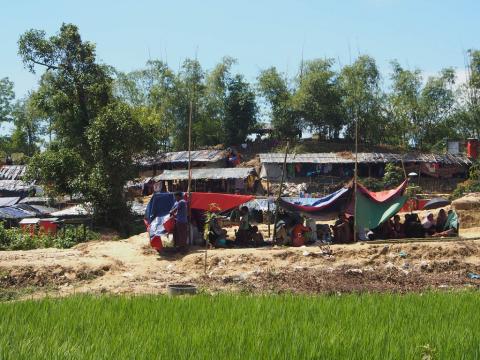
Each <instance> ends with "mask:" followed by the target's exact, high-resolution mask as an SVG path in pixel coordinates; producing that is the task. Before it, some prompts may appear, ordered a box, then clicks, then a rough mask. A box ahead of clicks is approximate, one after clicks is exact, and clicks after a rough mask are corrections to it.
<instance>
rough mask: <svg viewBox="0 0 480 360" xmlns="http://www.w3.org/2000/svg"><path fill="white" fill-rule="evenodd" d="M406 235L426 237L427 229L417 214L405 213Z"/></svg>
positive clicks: (409, 236) (408, 236)
mask: <svg viewBox="0 0 480 360" xmlns="http://www.w3.org/2000/svg"><path fill="white" fill-rule="evenodd" d="M404 227H405V237H407V238H423V237H425V229H424V228H423V226H422V223H421V222H420V219H419V218H418V215H417V214H405V224H404Z"/></svg>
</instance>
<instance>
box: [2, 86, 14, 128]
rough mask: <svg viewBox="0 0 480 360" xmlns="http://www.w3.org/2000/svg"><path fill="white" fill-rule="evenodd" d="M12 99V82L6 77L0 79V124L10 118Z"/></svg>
mask: <svg viewBox="0 0 480 360" xmlns="http://www.w3.org/2000/svg"><path fill="white" fill-rule="evenodd" d="M14 99H15V92H14V91H13V82H11V81H10V80H9V79H8V78H6V77H5V78H3V79H0V124H1V123H2V122H4V121H8V120H10V115H11V112H12V110H13V103H12V102H13V100H14Z"/></svg>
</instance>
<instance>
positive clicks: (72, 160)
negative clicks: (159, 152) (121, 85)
mask: <svg viewBox="0 0 480 360" xmlns="http://www.w3.org/2000/svg"><path fill="white" fill-rule="evenodd" d="M19 54H20V55H21V57H22V59H23V62H24V64H25V66H26V67H27V68H28V69H30V71H32V72H35V70H36V68H37V67H38V66H41V67H43V68H46V70H45V72H44V74H43V75H42V78H41V81H40V87H39V89H38V91H37V92H36V94H35V103H36V106H37V108H38V110H39V111H40V112H42V113H43V114H48V117H49V119H50V122H51V126H50V129H51V130H52V131H53V132H54V134H55V142H54V143H52V144H50V146H49V147H48V149H47V150H46V151H45V152H43V153H41V154H38V155H36V156H34V157H33V158H32V160H31V162H30V167H31V170H30V174H29V175H30V178H32V179H36V180H40V181H41V182H42V183H44V184H46V186H47V188H49V190H50V192H52V193H57V194H64V193H66V194H79V195H82V196H83V200H84V201H86V202H89V203H90V204H91V205H92V206H93V210H94V216H95V218H96V220H97V221H99V222H100V223H104V224H108V225H109V226H113V227H115V228H117V229H118V230H121V231H123V232H124V233H127V234H128V229H127V228H126V227H127V226H128V224H129V221H128V220H129V209H128V207H127V204H126V199H125V198H124V194H123V189H124V185H125V183H126V181H127V180H128V179H130V178H132V177H133V172H132V170H133V157H134V155H135V154H137V153H139V152H141V151H142V150H143V149H144V148H146V147H147V145H146V144H147V143H149V141H148V140H147V141H145V142H144V140H145V139H146V138H147V135H146V133H145V132H144V128H142V126H141V124H140V122H139V121H138V118H137V116H136V115H135V114H133V113H132V111H131V109H130V107H129V106H128V105H126V104H124V103H120V102H118V101H117V100H116V99H115V98H114V97H113V95H112V93H113V89H112V86H113V78H112V76H111V75H112V71H111V69H109V68H108V67H106V66H105V65H100V64H98V63H97V62H96V58H95V46H94V45H93V44H92V43H89V42H85V41H83V40H82V39H81V37H80V34H79V32H78V28H77V27H76V26H75V25H71V24H63V25H62V26H61V28H60V32H59V33H58V34H57V35H54V36H51V37H50V38H48V39H47V38H46V36H45V32H43V31H39V30H30V31H27V32H26V33H25V34H23V35H22V36H21V37H20V40H19Z"/></svg>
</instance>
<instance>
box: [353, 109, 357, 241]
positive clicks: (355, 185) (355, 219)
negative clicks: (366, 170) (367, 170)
mask: <svg viewBox="0 0 480 360" xmlns="http://www.w3.org/2000/svg"><path fill="white" fill-rule="evenodd" d="M357 182H358V112H356V116H355V174H354V192H355V195H354V196H355V197H354V199H355V208H354V210H353V242H356V241H357V205H358V202H357Z"/></svg>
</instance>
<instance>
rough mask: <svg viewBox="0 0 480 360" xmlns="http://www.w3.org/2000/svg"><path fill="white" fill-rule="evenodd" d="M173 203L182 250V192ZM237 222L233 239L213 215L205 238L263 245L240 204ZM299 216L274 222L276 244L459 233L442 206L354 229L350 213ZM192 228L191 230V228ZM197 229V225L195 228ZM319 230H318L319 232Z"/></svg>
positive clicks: (184, 238) (184, 209) (185, 234)
mask: <svg viewBox="0 0 480 360" xmlns="http://www.w3.org/2000/svg"><path fill="white" fill-rule="evenodd" d="M175 200H176V202H175V205H174V206H173V207H172V209H171V211H170V214H171V215H172V216H174V217H175V228H174V231H173V240H174V244H175V247H176V248H178V249H180V250H183V249H185V248H186V246H187V244H188V223H189V222H188V206H187V201H186V200H185V199H184V196H183V194H182V193H180V192H178V193H175ZM238 215H239V226H238V230H237V231H236V232H235V238H234V239H228V236H227V231H226V230H225V229H223V228H222V226H221V223H220V221H219V217H217V216H215V215H214V216H212V217H211V219H209V220H208V222H207V224H208V234H207V236H206V237H207V239H206V240H205V241H208V242H209V243H210V244H211V245H212V246H215V247H229V246H243V247H248V246H262V245H264V244H266V243H265V241H264V238H263V235H262V233H261V232H260V231H259V229H258V227H257V226H255V225H252V221H251V218H250V212H249V209H248V208H247V207H246V206H242V207H241V208H240V209H239V213H238ZM304 222H305V221H304V219H303V218H302V217H300V216H292V215H291V214H290V215H288V214H286V215H285V216H283V217H282V218H281V219H280V220H279V221H278V222H277V223H276V224H275V239H274V242H275V244H278V245H286V246H297V247H298V246H303V245H307V244H309V243H312V242H315V240H316V239H317V238H318V237H320V238H321V239H323V240H327V241H328V242H330V241H331V242H333V243H351V242H353V241H355V238H356V240H359V241H365V240H376V239H402V238H423V237H426V236H434V237H442V236H455V235H458V228H459V223H458V217H457V214H456V213H455V212H454V211H453V210H449V211H448V213H447V212H446V211H445V210H444V209H441V210H440V211H439V212H438V214H437V216H436V217H435V216H434V215H433V214H432V213H429V214H428V215H427V216H426V217H425V219H424V221H423V222H421V221H420V219H419V216H418V214H414V213H408V214H405V220H404V222H402V221H401V218H400V216H399V215H398V214H397V215H395V216H393V217H392V218H391V219H389V220H387V221H385V222H384V223H382V224H381V225H380V226H378V227H377V228H375V229H358V228H357V229H355V220H354V217H353V216H347V214H345V213H343V212H342V213H340V214H339V216H338V219H337V220H336V221H335V223H334V224H333V225H331V226H330V227H329V226H319V225H315V224H314V225H315V226H314V228H313V227H312V226H306V225H305V224H304ZM190 232H192V231H190ZM197 232H198V229H197ZM319 233H320V234H319Z"/></svg>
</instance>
